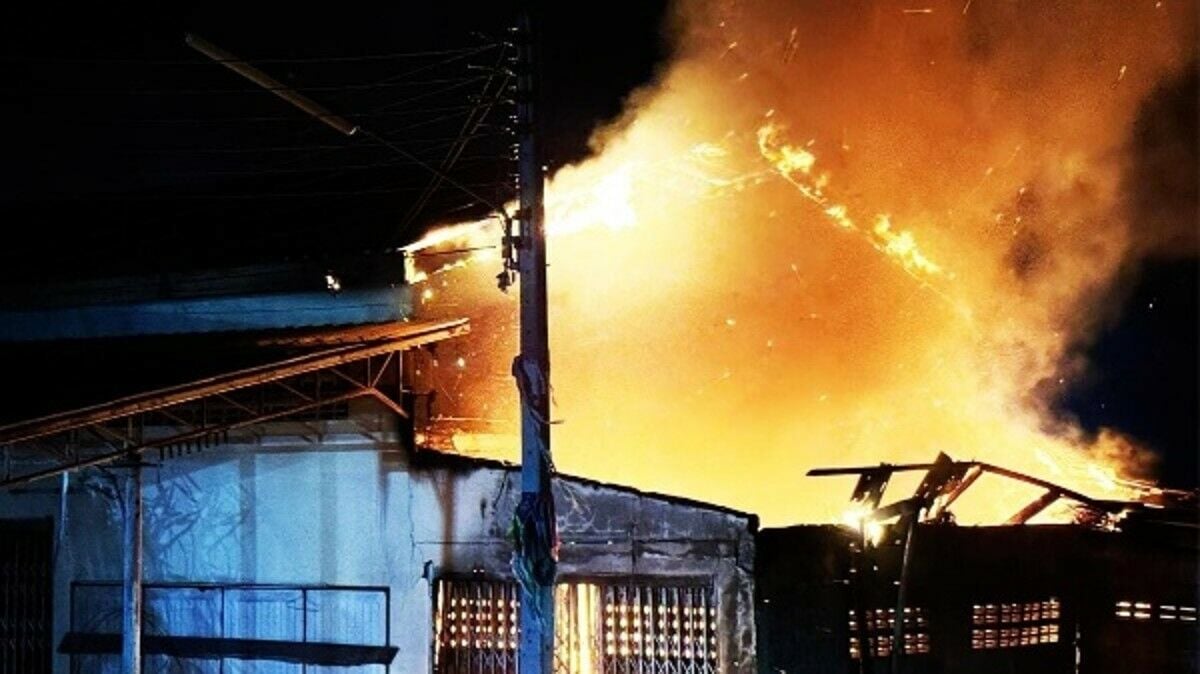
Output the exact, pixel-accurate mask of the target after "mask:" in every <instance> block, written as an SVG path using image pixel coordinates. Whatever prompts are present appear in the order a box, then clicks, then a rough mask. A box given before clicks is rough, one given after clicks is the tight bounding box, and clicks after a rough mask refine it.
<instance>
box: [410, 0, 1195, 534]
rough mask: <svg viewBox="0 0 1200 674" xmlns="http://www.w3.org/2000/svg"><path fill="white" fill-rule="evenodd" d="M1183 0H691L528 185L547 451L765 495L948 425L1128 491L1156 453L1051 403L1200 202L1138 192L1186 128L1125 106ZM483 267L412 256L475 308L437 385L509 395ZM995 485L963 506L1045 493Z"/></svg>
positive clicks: (1186, 14) (912, 450) (931, 445)
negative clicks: (579, 137) (545, 174)
mask: <svg viewBox="0 0 1200 674" xmlns="http://www.w3.org/2000/svg"><path fill="white" fill-rule="evenodd" d="M1195 10H1196V7H1195V5H1194V3H1182V2H1161V3H1156V2H1154V1H1153V0H1150V1H1148V2H1127V3H1103V4H1100V3H1088V2H1075V3H1067V2H1011V3H992V2H986V3H985V2H966V1H965V0H959V1H956V2H929V3H911V2H908V3H896V2H839V3H796V2H788V1H786V0H774V1H758V2H728V1H724V2H686V3H681V4H680V6H679V7H678V8H677V9H676V11H675V13H674V15H673V18H672V34H673V35H674V36H675V39H676V44H677V49H676V57H675V59H674V60H673V61H672V63H671V64H670V66H669V67H668V68H666V69H665V70H664V72H663V75H662V77H661V80H660V81H659V82H658V83H657V84H656V85H654V86H653V87H650V88H648V89H646V90H644V91H641V92H638V93H637V94H635V95H634V96H632V97H631V99H630V103H629V108H628V111H627V113H626V114H625V115H624V116H623V118H622V119H621V120H619V121H618V122H616V123H615V124H613V125H611V126H610V127H608V128H605V129H601V130H599V131H598V132H597V134H596V136H595V141H594V149H595V157H594V158H592V159H590V160H588V161H586V162H583V163H582V164H580V165H578V166H574V167H568V168H565V169H563V170H562V171H560V172H558V173H557V174H556V175H555V176H553V178H552V181H551V184H550V188H549V192H548V227H549V229H550V231H551V235H552V237H551V245H550V258H551V260H550V261H551V268H550V283H551V321H552V333H553V334H552V354H553V355H552V358H553V362H554V374H553V381H554V386H555V402H556V416H558V417H561V418H562V420H563V423H562V424H560V425H558V426H556V431H555V442H556V448H555V452H556V456H557V462H558V466H559V468H560V469H562V470H565V471H568V472H574V473H580V474H585V475H589V476H593V477H597V478H601V479H610V480H614V481H619V482H624V483H632V484H634V485H637V486H642V487H646V488H652V489H659V490H665V491H670V492H675V493H680V494H686V495H689V496H694V497H697V498H702V499H707V500H712V501H716V502H720V503H725V504H728V505H732V506H736V507H742V508H745V509H748V510H752V511H756V512H759V513H760V514H762V515H763V517H764V519H765V520H766V521H768V522H771V523H783V522H790V521H798V520H815V519H826V518H829V517H831V516H834V515H836V513H837V512H838V511H839V510H840V508H841V507H842V505H843V504H844V502H845V501H844V499H845V496H846V495H847V492H848V489H849V486H848V485H847V484H845V483H841V482H833V483H827V482H822V481H819V480H814V479H811V478H805V477H804V473H805V471H807V470H808V469H809V468H812V467H814V466H819V465H831V464H832V465H837V464H859V463H866V464H870V463H878V462H881V461H892V462H895V461H923V460H929V459H932V458H933V456H934V455H935V454H936V452H938V451H946V452H948V453H950V454H951V455H953V456H955V457H958V458H971V457H975V458H980V459H986V460H989V461H992V462H995V463H999V464H1003V465H1006V466H1009V467H1013V468H1017V469H1025V470H1030V471H1034V472H1037V473H1040V474H1042V475H1044V476H1045V477H1047V478H1049V479H1051V480H1057V481H1060V482H1064V483H1067V484H1069V485H1071V486H1075V487H1078V488H1080V489H1082V490H1084V491H1088V492H1092V493H1096V494H1097V495H1110V496H1119V495H1123V494H1128V492H1127V491H1126V487H1125V486H1124V485H1123V484H1122V483H1121V481H1120V480H1119V479H1118V477H1119V476H1122V477H1144V476H1146V475H1147V474H1148V472H1149V471H1150V470H1151V465H1150V462H1149V461H1148V460H1147V455H1146V454H1145V453H1144V452H1142V451H1141V450H1139V449H1138V448H1137V447H1135V446H1133V445H1132V444H1131V443H1129V442H1128V441H1126V440H1124V439H1123V438H1121V437H1119V436H1118V435H1116V434H1114V433H1111V432H1102V433H1101V434H1100V435H1099V437H1087V436H1085V434H1084V433H1083V432H1082V431H1081V430H1080V429H1079V428H1077V427H1076V426H1075V425H1074V424H1072V423H1070V422H1069V421H1066V420H1062V419H1060V418H1057V417H1056V416H1055V415H1053V414H1051V413H1050V412H1049V410H1050V409H1051V405H1052V403H1053V401H1054V399H1055V398H1056V396H1057V395H1059V392H1060V391H1062V390H1064V389H1063V387H1065V386H1066V384H1067V383H1068V382H1069V381H1070V378H1071V377H1073V376H1075V375H1076V374H1077V373H1078V371H1079V369H1080V368H1081V367H1082V364H1080V363H1079V362H1077V360H1076V359H1074V358H1073V357H1072V355H1071V354H1072V353H1075V348H1076V347H1077V346H1078V345H1079V344H1081V343H1083V342H1085V341H1086V340H1087V338H1088V336H1089V335H1090V334H1092V332H1093V330H1094V329H1095V328H1096V326H1097V324H1098V321H1101V320H1103V318H1104V313H1103V311H1101V310H1100V308H1098V307H1097V306H1096V305H1097V298H1099V297H1102V296H1104V294H1105V293H1106V292H1110V291H1111V288H1112V287H1113V284H1114V283H1116V282H1118V280H1119V278H1120V272H1121V270H1122V269H1125V268H1128V266H1129V265H1130V264H1131V263H1132V261H1133V260H1136V259H1137V258H1138V257H1139V256H1142V255H1144V254H1146V253H1147V252H1149V251H1152V250H1157V249H1161V247H1162V246H1164V245H1167V246H1170V245H1174V243H1173V242H1174V241H1175V238H1173V237H1174V236H1175V235H1174V234H1169V233H1170V232H1178V231H1181V230H1182V229H1186V227H1188V226H1191V224H1194V223H1189V224H1188V225H1186V226H1184V227H1182V228H1181V226H1179V225H1178V224H1176V222H1175V218H1176V214H1177V213H1178V212H1179V209H1178V208H1173V207H1169V206H1168V205H1167V204H1164V203H1163V202H1162V201H1160V200H1159V199H1158V198H1157V197H1158V196H1159V195H1165V197H1169V198H1170V199H1171V200H1177V201H1180V202H1182V203H1183V206H1184V207H1186V206H1187V202H1188V199H1191V200H1192V202H1194V200H1195V192H1194V185H1192V189H1193V191H1192V192H1190V193H1188V192H1187V189H1188V186H1187V185H1185V184H1183V183H1182V182H1180V183H1178V184H1175V183H1169V184H1167V185H1164V186H1163V187H1164V189H1166V190H1168V191H1167V192H1160V191H1158V190H1157V189H1156V188H1148V187H1147V185H1150V184H1154V183H1155V181H1156V180H1160V179H1161V176H1162V175H1171V176H1174V175H1176V174H1175V173H1173V172H1172V169H1171V168H1170V164H1171V163H1172V162H1174V161H1180V160H1179V159H1175V158H1173V153H1175V152H1178V151H1180V150H1178V148H1177V144H1176V143H1175V142H1174V141H1173V140H1172V138H1171V136H1172V132H1171V130H1170V129H1169V128H1166V129H1164V128H1159V127H1157V126H1155V124H1156V123H1154V122H1147V121H1145V114H1144V113H1143V114H1142V117H1140V118H1139V110H1141V109H1142V108H1143V106H1144V105H1145V101H1147V100H1148V99H1152V98H1153V96H1154V92H1155V91H1156V90H1157V89H1158V88H1160V87H1161V86H1164V85H1163V83H1164V82H1167V81H1170V80H1171V78H1178V77H1180V73H1181V72H1183V71H1184V69H1185V68H1186V64H1188V63H1190V62H1192V61H1193V60H1194V59H1195V46H1194V45H1195V37H1196V35H1195V31H1194V27H1193V21H1192V18H1193V17H1194V15H1195ZM1139 119H1141V120H1143V121H1141V122H1139ZM768 124H769V125H771V128H772V129H774V133H775V135H774V136H773V137H772V138H773V140H772V142H774V143H775V144H776V145H775V146H773V147H777V146H787V147H788V148H790V149H791V150H792V151H793V152H795V153H799V154H804V153H808V154H810V155H811V157H813V158H814V159H813V161H812V162H811V166H809V167H808V168H806V169H803V171H804V173H803V178H804V181H807V182H804V181H797V180H795V179H792V180H788V179H785V178H789V177H792V178H794V177H795V176H800V175H801V173H796V172H793V173H792V174H790V175H789V169H786V168H785V169H783V170H781V168H780V166H779V164H778V162H777V161H776V160H777V159H778V156H776V155H777V154H778V153H776V154H775V155H772V154H771V153H768V152H764V150H763V148H762V145H761V139H762V135H761V134H760V133H759V132H760V129H762V128H763V127H764V126H766V125H768ZM1135 137H1136V143H1139V144H1140V146H1141V147H1156V148H1157V150H1156V151H1155V152H1156V153H1157V155H1156V156H1161V157H1162V158H1161V160H1160V161H1161V166H1160V165H1158V164H1153V163H1151V164H1150V165H1145V164H1135V163H1134V162H1133V161H1132V159H1133V157H1132V154H1131V152H1130V149H1131V147H1134V143H1135ZM801 150H803V152H802V153H801V152H800V151H801ZM1183 152H1184V153H1185V154H1186V152H1187V150H1183ZM1191 152H1192V155H1191V161H1193V162H1194V161H1195V155H1194V148H1192V150H1191ZM1183 159H1184V160H1186V159H1187V158H1186V157H1184V158H1183ZM801 163H803V162H801ZM797 170H799V169H797ZM1193 175H1194V174H1193ZM1172 180H1173V178H1172ZM1193 182H1194V181H1193ZM814 186H815V187H814ZM814 189H816V190H817V191H819V196H820V199H816V198H814V193H813V190H814ZM1170 190H1176V191H1170ZM1178 190H1182V191H1178ZM821 200H823V201H821ZM834 205H836V206H837V207H838V208H840V209H842V210H840V211H839V210H837V209H834V208H832V206H834ZM831 211H832V212H835V213H840V214H842V218H843V220H838V219H837V218H836V217H834V216H831V215H830V212H831ZM880 216H887V218H888V222H889V223H890V226H889V228H885V229H883V230H880V229H878V226H877V225H876V224H875V223H876V222H878V221H879V220H878V218H879V217H880ZM850 219H852V220H853V222H854V223H855V226H854V227H853V228H848V227H846V226H845V222H847V221H849V220H850ZM839 223H841V224H839ZM893 243H894V244H895V249H893V246H892V244H893ZM1193 244H1194V242H1193ZM914 248H919V250H920V253H921V254H922V255H924V256H925V257H926V258H928V259H929V260H932V261H933V262H934V263H936V267H937V270H936V271H934V272H924V271H918V272H914V270H913V269H912V268H909V267H907V266H906V265H905V264H904V258H903V257H902V255H903V250H911V249H914ZM493 266H494V265H492V264H490V263H488V262H487V261H486V260H476V261H475V262H474V263H473V264H472V265H469V266H467V267H466V268H463V269H460V270H456V271H451V272H446V273H445V274H443V275H440V276H439V275H434V276H432V277H431V280H430V281H429V282H427V283H428V285H429V287H430V288H431V289H435V290H436V292H437V295H436V297H435V298H431V299H430V301H429V303H428V306H427V310H428V311H430V312H445V313H460V314H461V313H465V314H467V315H472V316H474V318H475V331H476V334H477V335H486V336H485V337H482V338H476V339H475V341H473V342H471V343H468V344H466V345H463V346H461V347H458V348H461V349H463V353H464V354H465V357H464V361H463V362H465V363H469V365H468V366H466V367H463V363H462V362H460V363H459V367H458V368H457V370H454V371H453V372H452V374H450V375H448V376H443V377H442V378H441V383H440V384H439V386H441V387H442V388H443V389H444V390H447V389H450V388H453V389H454V395H448V396H443V402H444V403H445V405H446V406H447V408H446V409H447V410H450V409H451V408H455V409H453V411H451V412H448V413H450V414H453V415H455V416H459V417H464V416H465V417H477V416H490V417H495V416H503V417H505V418H511V416H512V415H511V414H510V413H509V412H508V410H511V409H512V408H513V406H514V403H513V400H512V397H511V383H510V382H509V381H508V380H507V378H506V377H505V373H506V372H507V369H508V361H509V359H510V357H511V351H509V352H504V350H503V349H502V348H497V346H498V345H500V344H502V339H503V336H508V337H511V334H512V332H511V327H512V325H511V318H510V316H511V309H512V305H511V303H506V302H501V301H498V300H497V299H495V296H494V295H493V294H492V291H491V289H490V288H489V287H488V286H487V284H488V282H489V280H490V279H491V277H492V275H494V273H495V271H496V270H495V269H494V268H493ZM500 316H503V317H504V318H503V320H501V319H499V318H498V317H500ZM498 335H500V336H502V337H501V339H500V340H499V341H498V338H497V336H498ZM441 360H442V361H443V363H444V362H445V361H446V360H447V359H445V358H442V359H441ZM443 369H447V368H445V367H443ZM447 382H449V383H447ZM502 410H503V411H502ZM460 446H461V447H465V448H470V447H471V444H470V442H469V441H468V439H467V438H463V439H462V442H461V445H460ZM986 481H987V478H985V480H984V481H981V489H980V493H981V494H982V496H981V497H979V498H978V499H977V501H976V502H974V503H970V502H967V503H963V505H962V508H963V514H967V515H974V516H975V517H977V518H986V517H994V516H996V515H1007V514H1009V512H1010V511H1013V510H1015V509H1016V508H1018V507H1019V506H1020V505H1021V503H1020V500H1021V499H1024V498H1032V497H1033V496H1035V495H1036V492H1032V493H1031V492H1028V491H1023V490H1022V488H1018V487H1013V486H1010V485H986V484H983V483H985V482H986Z"/></svg>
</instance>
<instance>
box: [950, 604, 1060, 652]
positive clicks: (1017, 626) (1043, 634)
mask: <svg viewBox="0 0 1200 674" xmlns="http://www.w3.org/2000/svg"><path fill="white" fill-rule="evenodd" d="M1061 616H1062V605H1061V604H1060V603H1059V601H1058V599H1056V598H1054V597H1050V598H1049V599H1046V600H1044V601H1034V602H1023V603H1009V604H975V605H974V606H973V607H972V608H971V648H973V649H975V650H988V649H993V648H1019V647H1022V646H1035V645H1038V644H1056V643H1058V639H1059V618H1060V617H1061Z"/></svg>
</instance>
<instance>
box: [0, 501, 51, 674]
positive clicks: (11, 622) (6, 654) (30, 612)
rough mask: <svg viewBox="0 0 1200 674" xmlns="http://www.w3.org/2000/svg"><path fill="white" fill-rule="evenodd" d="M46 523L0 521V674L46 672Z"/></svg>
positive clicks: (48, 601) (48, 562) (48, 564)
mask: <svg viewBox="0 0 1200 674" xmlns="http://www.w3.org/2000/svg"><path fill="white" fill-rule="evenodd" d="M52 536H53V534H52V526H51V523H50V521H49V520H32V521H30V520H0V674H49V672H50V653H51V643H50V642H51V630H52V629H53V620H52V619H51V606H52V605H53V585H52V577H53V562H52V560H51V545H52Z"/></svg>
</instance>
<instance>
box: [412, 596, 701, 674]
mask: <svg viewBox="0 0 1200 674" xmlns="http://www.w3.org/2000/svg"><path fill="white" fill-rule="evenodd" d="M519 605H520V603H519V590H518V589H517V586H516V585H515V584H514V583H510V582H505V581H488V580H457V579H442V580H440V581H438V592H437V600H436V605H435V607H434V629H435V632H436V637H435V648H434V671H435V672H437V673H438V674H482V673H487V674H507V673H509V672H514V673H515V672H516V671H517V670H516V664H517V644H518V640H519V636H518V620H519V618H518V607H519ZM718 648H719V644H718V642H717V609H716V604H715V602H714V601H713V593H712V589H711V588H710V587H707V586H698V585H678V584H624V583H582V582H580V583H562V584H560V585H559V586H558V587H557V588H556V590H555V653H554V665H555V672H556V674H633V673H634V672H636V673H638V674H715V673H716V672H717V660H718Z"/></svg>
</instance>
